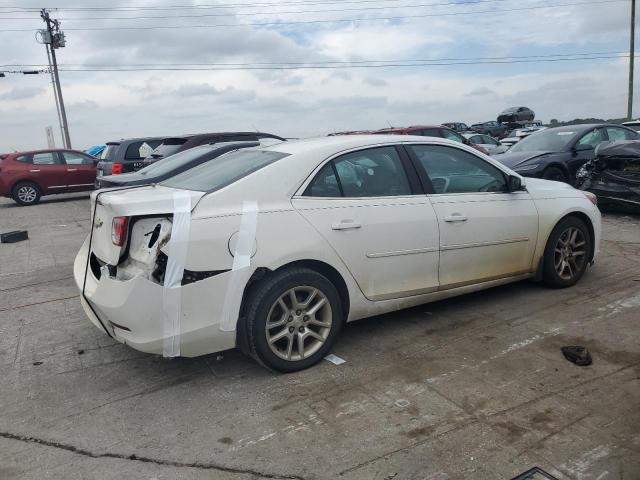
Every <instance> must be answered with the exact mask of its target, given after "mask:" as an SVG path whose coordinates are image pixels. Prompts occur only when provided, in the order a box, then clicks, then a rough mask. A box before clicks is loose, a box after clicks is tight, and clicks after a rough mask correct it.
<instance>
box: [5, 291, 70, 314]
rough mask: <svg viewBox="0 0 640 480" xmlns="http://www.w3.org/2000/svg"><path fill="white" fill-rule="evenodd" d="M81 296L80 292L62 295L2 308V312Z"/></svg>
mask: <svg viewBox="0 0 640 480" xmlns="http://www.w3.org/2000/svg"><path fill="white" fill-rule="evenodd" d="M79 296H80V295H79V294H76V295H71V296H70V297H60V298H54V299H52V300H43V301H42V302H33V303H26V304H24V305H17V306H15V307H10V308H0V312H8V311H9V310H16V309H18V308H24V307H32V306H34V305H42V304H43V303H52V302H59V301H61V300H70V299H72V298H77V297H79Z"/></svg>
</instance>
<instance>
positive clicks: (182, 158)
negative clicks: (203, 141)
mask: <svg viewBox="0 0 640 480" xmlns="http://www.w3.org/2000/svg"><path fill="white" fill-rule="evenodd" d="M156 150H157V149H156ZM211 150H212V148H211V147H210V146H209V145H203V146H202V147H195V148H190V149H189V150H185V151H184V152H178V153H176V154H175V155H171V156H170V157H167V158H163V159H162V160H158V161H157V162H155V163H152V164H151V165H149V166H148V167H144V168H143V169H141V170H138V173H139V174H140V175H153V176H161V175H164V174H165V173H169V172H172V171H174V170H177V169H179V168H180V167H183V166H185V165H188V164H189V163H191V162H192V161H194V160H197V159H198V158H200V157H202V156H203V155H206V154H207V153H209V152H210V151H211Z"/></svg>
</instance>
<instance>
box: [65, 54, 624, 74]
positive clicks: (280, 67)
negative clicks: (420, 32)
mask: <svg viewBox="0 0 640 480" xmlns="http://www.w3.org/2000/svg"><path fill="white" fill-rule="evenodd" d="M616 58H625V57H623V56H620V55H599V56H591V57H576V58H544V59H528V60H527V59H523V60H487V61H461V62H429V63H384V64H354V65H278V66H262V65H246V66H237V67H235V66H203V67H181V68H176V67H151V68H139V67H138V68H129V67H120V68H59V70H60V71H63V72H109V73H113V72H167V71H173V72H176V71H188V72H193V71H237V70H244V71H248V70H335V69H355V68H362V69H365V68H404V67H407V68H408V67H441V66H455V65H500V64H526V63H546V62H570V61H572V62H575V61H588V60H602V59H616Z"/></svg>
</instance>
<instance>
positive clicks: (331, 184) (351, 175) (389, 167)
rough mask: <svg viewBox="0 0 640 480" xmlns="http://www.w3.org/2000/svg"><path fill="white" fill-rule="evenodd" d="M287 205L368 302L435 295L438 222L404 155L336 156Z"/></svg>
mask: <svg viewBox="0 0 640 480" xmlns="http://www.w3.org/2000/svg"><path fill="white" fill-rule="evenodd" d="M292 203H293V205H294V207H295V208H296V209H297V210H298V211H299V212H300V213H301V214H302V215H303V216H304V217H305V218H306V219H307V220H308V221H309V223H310V224H311V225H313V227H314V228H316V230H317V231H318V232H319V234H320V235H322V237H324V239H325V240H326V241H327V242H328V244H329V245H331V247H332V248H333V249H334V250H335V252H336V253H337V254H338V256H339V257H340V258H341V259H342V261H343V262H344V264H345V265H346V267H347V268H348V269H349V271H350V272H351V274H352V275H353V277H354V279H355V280H356V282H357V283H358V286H359V287H360V289H361V290H362V292H363V293H364V295H365V296H366V297H367V298H368V299H370V300H386V299H390V298H398V297H405V296H410V295H416V294H420V293H427V292H431V291H435V290H437V288H438V256H439V252H438V222H437V219H436V216H435V212H434V210H433V208H432V206H431V204H430V203H429V201H428V199H427V197H426V195H424V193H423V192H422V191H421V187H420V186H419V182H418V180H417V177H416V174H415V171H414V170H413V167H412V166H411V164H410V162H409V160H408V158H407V157H406V154H405V152H404V151H403V150H401V149H397V148H396V147H394V146H381V147H375V148H366V149H360V150H356V151H352V152H349V153H345V154H342V155H340V156H337V157H335V158H333V159H331V160H330V161H328V162H326V163H325V164H324V166H322V167H321V168H320V169H319V170H318V171H317V173H316V174H315V176H314V177H313V178H312V180H311V181H310V183H309V184H308V185H307V186H306V188H305V190H304V193H302V194H301V195H297V196H295V197H294V198H293V200H292Z"/></svg>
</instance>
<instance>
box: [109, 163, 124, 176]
mask: <svg viewBox="0 0 640 480" xmlns="http://www.w3.org/2000/svg"><path fill="white" fill-rule="evenodd" d="M122 167H123V165H122V164H121V163H117V162H116V163H114V164H113V165H111V175H120V174H121V173H122Z"/></svg>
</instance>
